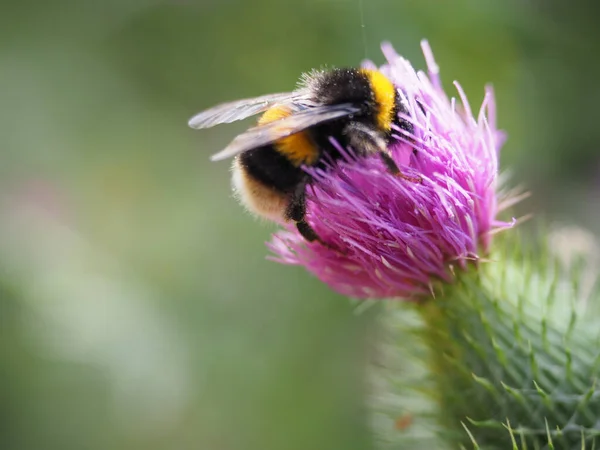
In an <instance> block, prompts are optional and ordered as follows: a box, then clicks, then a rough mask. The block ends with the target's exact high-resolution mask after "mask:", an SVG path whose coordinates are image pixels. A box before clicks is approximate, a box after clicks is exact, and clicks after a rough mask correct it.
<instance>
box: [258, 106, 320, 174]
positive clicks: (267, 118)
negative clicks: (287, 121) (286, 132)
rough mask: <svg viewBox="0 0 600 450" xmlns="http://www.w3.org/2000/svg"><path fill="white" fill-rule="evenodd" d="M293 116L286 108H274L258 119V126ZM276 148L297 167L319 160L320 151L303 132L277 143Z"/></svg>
mask: <svg viewBox="0 0 600 450" xmlns="http://www.w3.org/2000/svg"><path fill="white" fill-rule="evenodd" d="M291 114H292V112H291V111H290V110H289V109H288V108H286V107H283V106H274V107H273V108H271V109H268V110H267V111H266V112H265V113H264V114H263V115H262V116H261V117H260V119H258V124H259V125H264V124H266V123H270V122H275V121H276V120H280V119H283V118H285V117H289V116H290V115H291ZM274 146H275V149H276V150H277V151H278V152H279V153H281V154H282V155H284V156H285V157H286V158H287V159H288V160H289V161H290V162H291V163H292V164H294V165H295V166H301V165H302V164H306V165H308V166H310V165H313V164H315V163H316V162H317V160H318V158H319V150H318V149H317V147H316V146H315V145H314V144H313V143H312V141H311V139H310V137H309V136H308V134H307V133H306V132H303V131H300V132H298V133H294V134H292V135H291V136H287V137H284V138H282V139H280V140H278V141H276V142H275V144H274Z"/></svg>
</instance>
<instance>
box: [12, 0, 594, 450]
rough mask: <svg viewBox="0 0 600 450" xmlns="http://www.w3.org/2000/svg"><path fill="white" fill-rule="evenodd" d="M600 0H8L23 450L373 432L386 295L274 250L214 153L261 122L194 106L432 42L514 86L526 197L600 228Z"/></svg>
mask: <svg viewBox="0 0 600 450" xmlns="http://www.w3.org/2000/svg"><path fill="white" fill-rule="evenodd" d="M597 5H598V4H597V3H595V2H593V1H592V0H574V1H571V2H564V1H561V0H519V1H517V0H495V1H493V0H452V1H450V0H394V1H392V0H362V2H361V1H360V0H307V1H284V0H280V1H273V0H162V1H157V0H136V1H133V0H118V1H117V0H107V1H103V2H91V1H88V2H81V1H61V0H58V1H55V2H40V1H37V2H34V1H27V0H26V1H23V2H11V3H9V2H3V4H2V6H0V8H1V9H0V136H1V147H0V449H2V450H39V449H44V450H52V449H60V450H70V449H73V450H80V449H86V450H96V449H98V450H99V449H102V450H106V449H111V450H112V449H114V450H120V449H123V450H133V449H144V450H159V449H161V450H162V449H169V450H174V449H177V450H187V449H203V450H204V449H207V450H208V449H211V450H213V449H214V450H238V449H244V450H246V449H249V450H252V449H263V450H271V449H274V450H287V449H329V448H332V449H333V448H336V449H337V448H344V449H346V450H351V449H361V450H363V449H367V448H371V447H372V446H373V438H372V436H371V434H370V431H369V427H368V422H367V420H366V408H365V395H366V391H367V386H366V384H365V373H366V367H367V364H368V361H369V359H370V355H371V353H372V348H371V338H370V337H371V336H372V335H373V333H375V332H376V330H375V328H376V325H375V320H374V316H375V313H373V312H371V311H372V310H367V311H365V312H358V311H357V310H356V305H355V304H353V303H351V302H349V301H348V300H347V299H344V298H342V297H340V296H337V295H335V294H333V293H332V292H330V291H329V290H328V288H327V287H326V286H324V285H322V284H320V283H319V282H318V281H317V280H315V279H314V278H312V277H311V276H309V275H308V274H307V273H305V272H304V271H303V270H302V269H299V268H295V267H284V266H280V265H277V264H275V263H272V262H270V261H268V260H266V259H265V256H266V255H267V250H266V248H265V247H264V244H263V243H264V241H266V240H268V238H269V234H270V232H271V231H272V230H273V228H272V227H271V226H269V225H267V224H264V223H261V222H259V221H256V220H254V219H252V218H251V217H250V216H248V215H247V214H246V213H245V212H244V211H243V210H242V208H240V207H239V206H238V205H237V204H236V202H235V200H234V199H233V198H232V197H231V193H230V189H229V171H228V165H227V163H220V164H212V163H209V161H208V156H209V155H210V154H211V153H212V152H214V151H216V150H218V149H220V148H221V147H222V146H223V145H225V144H226V143H227V142H228V140H229V139H230V138H231V137H232V136H233V135H234V134H235V133H236V132H238V131H241V130H242V129H243V128H244V127H245V126H247V125H248V123H240V124H232V125H230V126H223V127H219V128H215V129H211V130H207V131H204V132H194V131H192V130H189V129H188V128H187V126H186V123H187V119H188V118H189V117H190V116H191V115H192V114H194V113H196V112H197V111H199V110H200V109H203V108H205V107H208V106H211V105H212V104H213V103H217V102H220V101H224V100H232V99H236V98H239V97H247V96H254V95H259V94H264V93H268V92H278V91H282V90H289V89H290V88H292V87H293V86H294V85H295V83H296V80H297V78H298V76H299V74H300V73H301V72H303V71H307V70H310V69H311V68H315V67H316V68H318V67H324V66H345V65H357V64H358V63H360V61H361V60H363V59H364V58H365V56H367V57H369V58H370V59H373V60H374V61H375V62H377V63H382V62H383V58H382V56H381V55H380V52H379V43H380V42H381V41H383V40H389V41H391V42H392V43H393V44H394V46H395V47H396V49H397V51H398V52H400V53H402V54H404V55H405V56H406V57H408V58H410V59H411V60H412V61H413V63H414V64H415V65H416V66H418V67H419V68H423V67H424V62H423V58H422V55H421V53H420V48H419V41H420V40H421V39H422V38H427V39H428V40H429V41H430V43H431V45H432V47H433V50H434V53H435V55H436V58H437V61H438V63H439V64H440V66H441V69H442V77H443V79H444V82H445V85H446V87H447V88H448V90H449V91H450V90H451V88H452V86H451V82H452V81H453V80H454V79H457V80H459V81H460V82H461V84H462V85H463V86H464V88H465V90H466V91H467V94H469V97H470V99H471V102H472V105H477V104H478V103H479V102H480V101H481V100H482V98H483V86H484V84H486V83H488V82H491V83H493V84H494V86H495V89H496V93H497V97H498V107H499V125H500V126H501V127H502V128H504V129H505V130H507V132H508V134H509V140H508V142H507V144H506V147H505V149H504V150H503V153H502V165H503V168H504V169H508V170H510V171H511V172H512V173H513V183H514V184H521V183H522V184H524V185H525V186H526V187H527V188H528V189H530V190H532V191H533V193H534V195H533V197H531V199H529V200H528V201H527V202H525V203H524V204H522V205H521V207H520V209H519V210H517V211H516V212H515V214H516V215H521V214H526V213H529V212H533V213H534V214H535V217H536V219H535V220H544V221H546V222H549V223H564V224H578V225H581V226H584V227H586V228H587V229H589V230H591V231H592V233H598V231H599V230H600V208H599V206H600V152H598V148H599V144H600V125H599V123H598V119H599V117H600V114H599V113H598V105H600V89H599V88H598V86H597V84H598V79H600V60H599V59H598V55H599V54H600V27H598V26H597V19H598V17H599V16H600V15H599V12H600V6H597ZM400 428H402V427H400ZM402 432H403V431H402V430H400V429H399V430H398V433H402Z"/></svg>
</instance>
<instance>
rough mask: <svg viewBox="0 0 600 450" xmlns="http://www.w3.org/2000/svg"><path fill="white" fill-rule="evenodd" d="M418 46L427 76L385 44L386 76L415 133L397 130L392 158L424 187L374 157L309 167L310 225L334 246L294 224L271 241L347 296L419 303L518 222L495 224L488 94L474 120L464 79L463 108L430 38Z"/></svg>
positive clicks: (495, 148) (495, 149) (282, 256)
mask: <svg viewBox="0 0 600 450" xmlns="http://www.w3.org/2000/svg"><path fill="white" fill-rule="evenodd" d="M422 49H423V53H424V55H425V59H426V62H427V66H428V75H427V74H425V73H423V72H421V71H419V72H417V71H415V70H414V69H413V67H412V66H411V64H410V63H409V62H408V61H407V60H405V59H404V58H402V57H400V56H399V55H398V54H396V52H395V51H394V49H393V48H392V46H391V45H390V44H387V43H386V44H383V46H382V50H383V53H384V55H385V57H386V59H387V64H386V65H384V66H383V67H381V68H380V70H381V72H382V73H384V74H385V75H386V76H388V77H389V78H390V80H392V82H393V83H394V84H395V85H396V86H397V87H398V89H399V91H400V93H401V95H403V96H404V100H405V103H406V104H407V105H408V110H409V112H410V114H409V116H406V117H402V118H404V119H406V120H409V121H410V122H411V123H412V124H413V127H414V131H413V133H412V134H410V135H409V134H408V133H407V132H405V131H404V130H400V129H398V130H396V134H397V138H398V141H397V142H396V143H395V144H394V147H393V148H392V149H391V150H392V153H393V156H394V159H395V160H396V162H397V163H398V165H399V167H401V169H402V171H403V172H404V173H406V174H407V175H411V176H420V177H422V179H423V182H422V183H414V182H410V181H407V180H404V179H402V178H399V177H396V176H393V175H391V174H390V173H389V172H388V171H387V170H386V169H385V168H384V166H383V164H382V163H381V161H380V159H379V158H377V157H370V158H367V159H364V160H361V161H360V163H357V162H353V161H351V160H352V157H351V155H348V157H347V158H346V160H345V161H343V162H340V163H338V164H337V166H336V167H335V168H332V169H331V170H327V171H326V172H324V171H319V170H316V169H309V170H310V173H311V174H312V175H313V177H314V179H315V183H313V185H312V187H311V188H309V189H308V214H307V217H308V221H309V223H310V224H311V225H312V227H313V228H314V229H315V231H316V232H317V234H318V235H319V236H320V237H321V238H322V239H323V240H324V241H325V242H327V243H329V244H330V245H331V248H327V247H326V246H323V245H321V244H319V243H307V242H306V241H305V240H304V239H303V238H302V237H301V236H300V235H299V234H298V233H297V232H296V231H295V230H294V229H293V228H292V227H290V228H289V229H287V230H283V231H280V232H278V233H276V234H275V235H274V236H273V239H272V241H271V242H270V243H269V244H268V246H269V248H270V249H271V251H272V252H273V253H274V254H275V256H274V257H272V258H271V259H274V260H276V261H279V262H282V263H285V264H296V265H303V266H305V267H306V268H307V269H308V270H309V271H310V272H312V273H313V274H315V275H316V276H317V277H318V278H319V279H321V280H322V281H324V282H325V283H327V284H328V285H329V286H330V287H332V288H333V289H334V290H336V291H338V292H340V293H342V294H344V295H348V296H352V297H357V298H384V297H402V298H413V297H415V296H418V295H419V294H425V293H428V292H430V291H431V289H432V281H433V280H434V279H441V280H444V281H447V282H450V281H452V279H453V277H454V272H455V270H456V269H464V268H466V267H467V264H468V263H469V261H476V260H477V259H479V258H480V257H481V255H482V254H485V253H486V252H487V251H488V248H489V245H490V240H491V235H492V233H493V232H494V231H497V230H498V229H502V228H507V227H510V226H511V225H512V224H510V223H503V222H498V221H496V214H497V212H498V210H499V207H498V201H497V192H496V190H497V185H498V153H499V149H500V147H501V145H502V143H503V141H504V136H503V134H502V133H501V132H499V131H498V130H497V129H496V117H495V116H496V111H495V101H494V94H493V91H492V89H491V88H490V87H488V88H487V89H486V93H485V98H484V100H483V104H482V105H481V108H480V110H479V113H478V114H477V117H474V116H473V114H472V111H471V108H470V106H469V103H468V100H467V98H466V96H465V94H464V92H463V90H462V88H461V87H460V85H459V84H458V83H456V82H455V83H454V85H455V87H456V89H457V90H458V94H459V97H460V100H461V103H462V107H460V106H459V105H457V104H456V102H455V99H454V98H452V99H448V97H447V95H446V94H445V92H444V91H443V89H442V86H441V82H440V78H439V75H438V67H437V65H436V63H435V61H434V59H433V55H432V52H431V49H430V47H429V45H428V43H427V42H425V41H424V42H423V43H422ZM365 64H366V65H368V66H370V67H374V66H373V64H372V63H370V62H367V63H365ZM413 149H416V150H417V151H416V152H413ZM340 150H342V149H340Z"/></svg>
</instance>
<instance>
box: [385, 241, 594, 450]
mask: <svg viewBox="0 0 600 450" xmlns="http://www.w3.org/2000/svg"><path fill="white" fill-rule="evenodd" d="M502 244H503V245H502ZM502 244H501V245H499V247H503V248H518V247H519V246H515V245H514V244H515V243H514V242H511V243H508V242H502ZM510 244H512V245H510ZM538 258H539V256H538V257H537V258H534V257H533V256H523V255H519V256H516V257H510V255H495V256H494V257H493V258H492V259H493V261H494V262H489V263H482V264H481V265H480V266H479V268H478V269H477V270H475V269H474V270H472V271H470V272H464V273H462V274H460V275H459V277H458V279H457V282H456V283H455V284H453V285H445V286H444V287H443V293H442V292H438V293H437V295H436V298H431V299H429V300H427V301H426V302H424V303H423V304H421V305H414V306H412V308H413V309H416V310H417V314H418V316H420V318H421V324H420V325H419V326H418V330H419V331H418V335H419V336H420V340H421V344H424V346H425V350H426V353H427V356H426V357H424V358H423V359H424V360H425V361H427V362H426V363H425V364H424V365H425V367H426V369H427V370H428V372H429V374H430V377H431V382H430V383H429V384H428V386H427V388H426V389H425V392H426V393H427V394H428V397H429V400H430V401H431V403H432V410H433V411H435V415H436V417H437V420H436V421H437V426H438V427H439V429H440V430H439V431H440V433H439V436H441V438H442V440H443V441H446V443H449V444H451V445H450V448H461V446H462V447H464V448H481V449H499V450H500V449H502V450H505V449H511V448H512V449H515V448H517V449H538V448H539V449H546V448H548V449H586V448H595V447H593V446H594V439H597V440H600V439H598V438H597V437H596V436H598V435H600V389H598V386H597V385H596V380H597V378H598V376H599V375H600V347H599V346H598V345H597V342H598V341H597V336H596V335H597V326H596V330H594V324H592V323H590V324H589V325H590V326H588V325H587V324H586V321H585V320H584V318H583V316H582V315H581V311H578V309H579V306H578V305H580V304H581V302H580V298H579V297H580V295H579V292H578V289H579V288H578V282H577V279H576V277H573V276H571V277H569V278H564V277H561V275H560V274H559V272H560V271H559V270H557V266H556V265H555V264H553V263H552V264H548V259H546V260H545V261H540V260H538ZM571 275H572V274H571ZM392 308H407V306H406V305H394V306H392ZM390 317H394V315H391V316H390ZM396 317H397V316H396ZM404 331H406V330H404ZM404 331H402V326H400V332H401V333H402V332H404ZM402 340H403V345H407V344H406V339H405V338H404V339H402ZM422 361H423V360H422ZM398 378H402V375H399V376H398ZM397 382H398V380H396V383H395V384H396V385H398V384H400V385H401V384H402V383H397ZM404 385H405V387H404V388H403V389H404V390H405V391H404V392H401V393H398V395H399V396H402V395H404V394H406V393H408V392H409V391H410V389H408V388H407V387H406V383H404ZM388 386H391V385H388ZM399 413H400V412H399ZM401 413H405V411H401ZM599 443H600V442H598V443H596V444H595V445H596V447H597V445H598V444H599Z"/></svg>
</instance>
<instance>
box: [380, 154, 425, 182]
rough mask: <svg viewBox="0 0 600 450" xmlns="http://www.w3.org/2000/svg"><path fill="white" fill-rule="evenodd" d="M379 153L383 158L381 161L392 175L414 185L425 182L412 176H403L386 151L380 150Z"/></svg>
mask: <svg viewBox="0 0 600 450" xmlns="http://www.w3.org/2000/svg"><path fill="white" fill-rule="evenodd" d="M378 153H379V157H380V158H381V160H382V161H383V163H384V164H385V166H386V167H387V170H388V171H389V172H390V173H391V174H392V175H396V176H398V177H400V178H403V179H405V180H406V181H412V182H413V183H422V182H423V179H422V178H421V177H411V176H410V175H405V174H403V173H402V171H401V170H400V168H399V167H398V165H397V164H396V161H394V159H393V158H392V157H391V156H390V154H389V153H387V152H386V151H384V150H379V151H378Z"/></svg>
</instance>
